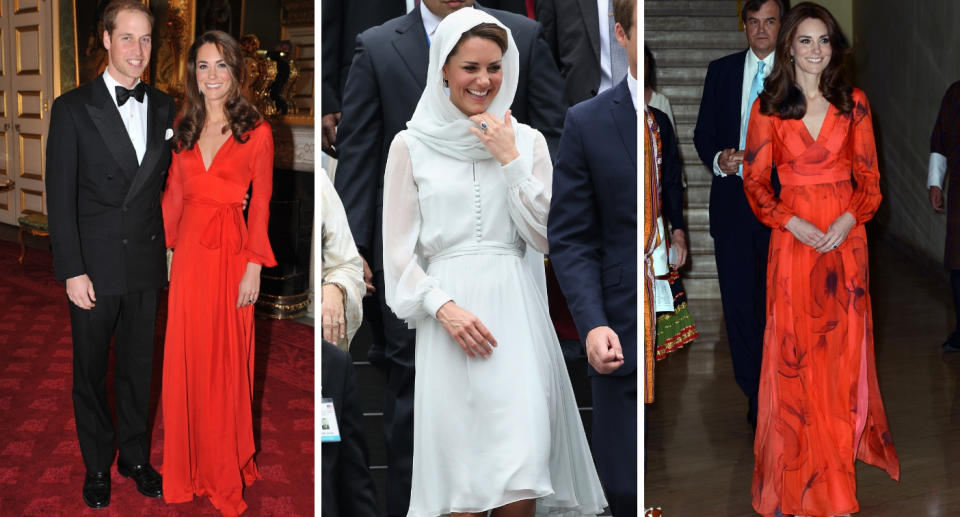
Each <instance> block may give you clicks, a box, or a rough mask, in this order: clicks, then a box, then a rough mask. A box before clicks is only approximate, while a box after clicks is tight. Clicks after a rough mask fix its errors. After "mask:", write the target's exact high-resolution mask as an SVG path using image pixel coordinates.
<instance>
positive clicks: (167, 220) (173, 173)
mask: <svg viewBox="0 0 960 517" xmlns="http://www.w3.org/2000/svg"><path fill="white" fill-rule="evenodd" d="M180 162H181V159H180V157H179V156H178V155H177V153H174V155H173V159H172V160H171V161H170V168H169V170H168V172H167V186H166V189H164V191H163V200H162V201H161V204H160V206H161V209H162V211H163V233H164V235H165V239H166V243H167V248H170V249H173V248H176V247H177V238H178V237H179V236H180V216H181V215H183V169H182V168H181V166H180Z"/></svg>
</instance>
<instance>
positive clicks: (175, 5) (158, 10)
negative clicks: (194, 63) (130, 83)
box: [151, 0, 196, 102]
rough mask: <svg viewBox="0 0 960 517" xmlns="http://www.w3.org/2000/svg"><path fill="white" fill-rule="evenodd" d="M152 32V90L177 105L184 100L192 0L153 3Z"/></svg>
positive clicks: (192, 22)
mask: <svg viewBox="0 0 960 517" xmlns="http://www.w3.org/2000/svg"><path fill="white" fill-rule="evenodd" d="M151 11H153V13H154V16H156V21H155V22H154V28H153V41H154V46H153V63H152V68H153V70H154V74H153V86H155V87H156V88H159V89H160V90H162V91H165V92H167V93H168V94H170V95H171V96H173V98H174V99H176V100H177V101H178V102H179V101H180V99H182V98H183V85H184V82H185V76H184V74H185V73H186V69H187V53H188V52H189V51H190V45H191V44H192V43H193V33H194V29H195V23H196V22H195V20H196V2H195V0H155V1H154V2H153V5H152V7H151Z"/></svg>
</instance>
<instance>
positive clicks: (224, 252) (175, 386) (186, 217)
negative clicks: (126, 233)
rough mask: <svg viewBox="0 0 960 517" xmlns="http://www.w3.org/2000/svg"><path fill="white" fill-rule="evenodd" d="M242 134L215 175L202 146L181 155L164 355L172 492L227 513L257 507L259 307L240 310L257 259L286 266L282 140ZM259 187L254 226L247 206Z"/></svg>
mask: <svg viewBox="0 0 960 517" xmlns="http://www.w3.org/2000/svg"><path fill="white" fill-rule="evenodd" d="M247 135H248V136H249V139H248V140H247V141H246V142H245V143H239V142H237V141H236V140H235V139H234V138H233V137H232V136H231V137H230V138H228V139H227V141H226V142H225V143H224V144H223V145H222V146H221V147H220V149H219V150H218V151H217V153H216V155H215V156H214V158H213V161H212V162H211V165H210V170H205V169H204V165H203V157H202V156H201V153H200V146H199V145H194V147H193V149H186V150H183V151H181V152H177V153H174V154H173V160H172V162H171V163H170V170H169V177H168V179H167V189H166V191H165V192H164V195H163V221H164V229H165V231H166V240H167V247H168V248H173V249H174V253H173V264H172V266H171V271H170V294H169V305H168V307H169V309H168V315H167V332H166V340H165V345H164V357H163V402H162V404H163V423H164V440H163V495H164V498H165V499H166V501H167V502H168V503H179V502H186V501H190V500H191V499H192V498H193V495H194V494H196V495H201V496H208V497H210V500H211V502H212V503H213V505H214V506H215V507H216V508H217V509H219V510H220V512H221V513H222V514H223V515H238V514H240V513H242V512H243V511H244V510H245V509H246V508H247V505H246V503H245V502H244V501H243V487H244V486H245V485H249V484H251V483H252V482H253V481H254V480H256V479H259V478H260V473H259V471H258V469H257V464H256V463H255V462H254V459H253V455H254V452H255V449H254V443H253V419H252V415H251V412H252V404H251V398H252V394H253V359H254V348H253V346H254V345H253V343H254V333H253V306H246V307H243V308H241V309H237V308H236V305H237V295H238V290H239V285H240V279H241V277H242V276H243V273H244V271H245V270H246V267H247V263H248V262H254V263H257V264H262V265H263V266H264V267H271V266H274V265H276V260H274V257H273V251H272V250H271V248H270V242H269V241H268V239H267V219H268V217H269V203H270V195H271V191H272V188H273V136H272V134H271V132H270V126H269V125H268V124H267V123H265V122H264V123H261V124H260V125H258V126H257V127H256V128H254V129H252V130H250V131H249V132H248V133H247ZM251 182H252V183H253V191H252V193H251V195H250V202H249V210H248V212H247V221H246V223H245V222H244V220H243V212H242V205H241V201H242V200H243V196H244V195H245V194H246V192H247V189H248V187H249V186H250V184H251Z"/></svg>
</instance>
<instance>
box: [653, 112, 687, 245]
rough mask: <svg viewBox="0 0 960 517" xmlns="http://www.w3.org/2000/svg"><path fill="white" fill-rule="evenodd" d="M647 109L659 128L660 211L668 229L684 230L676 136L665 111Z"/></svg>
mask: <svg viewBox="0 0 960 517" xmlns="http://www.w3.org/2000/svg"><path fill="white" fill-rule="evenodd" d="M647 109H649V110H650V112H651V113H653V117H654V118H655V119H656V120H657V126H658V127H659V128H660V144H661V149H662V156H663V165H662V166H661V167H660V175H661V179H660V192H661V200H660V212H661V213H662V214H663V218H664V219H665V220H666V221H668V222H669V223H670V228H669V229H668V231H672V230H676V229H681V230H684V231H686V229H687V227H686V225H684V223H683V162H682V161H680V148H679V146H678V144H677V136H676V133H675V132H674V130H673V125H672V124H671V123H670V118H669V117H667V114H666V113H664V112H662V111H660V110H658V109H657V108H651V107H649V106H648V107H647Z"/></svg>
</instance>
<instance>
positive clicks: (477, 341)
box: [437, 300, 497, 357]
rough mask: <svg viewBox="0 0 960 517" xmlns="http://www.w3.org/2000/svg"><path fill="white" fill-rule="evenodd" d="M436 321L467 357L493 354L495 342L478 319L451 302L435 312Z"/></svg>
mask: <svg viewBox="0 0 960 517" xmlns="http://www.w3.org/2000/svg"><path fill="white" fill-rule="evenodd" d="M437 319H438V320H440V324H441V325H443V329H444V330H446V331H447V333H448V334H450V337H452V338H453V339H454V340H455V341H456V342H457V343H459V344H460V348H462V349H463V351H464V352H466V353H467V357H476V356H480V357H487V356H488V355H490V354H492V353H493V347H495V346H497V340H496V339H493V334H491V333H490V331H489V330H487V327H486V326H485V325H484V324H483V322H482V321H480V318H478V317H476V316H474V315H473V314H472V313H470V312H468V311H465V310H463V309H461V308H460V306H459V305H457V304H456V303H454V302H453V300H451V301H449V302H447V303H445V304H443V305H442V306H441V307H440V309H439V310H438V311H437Z"/></svg>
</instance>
